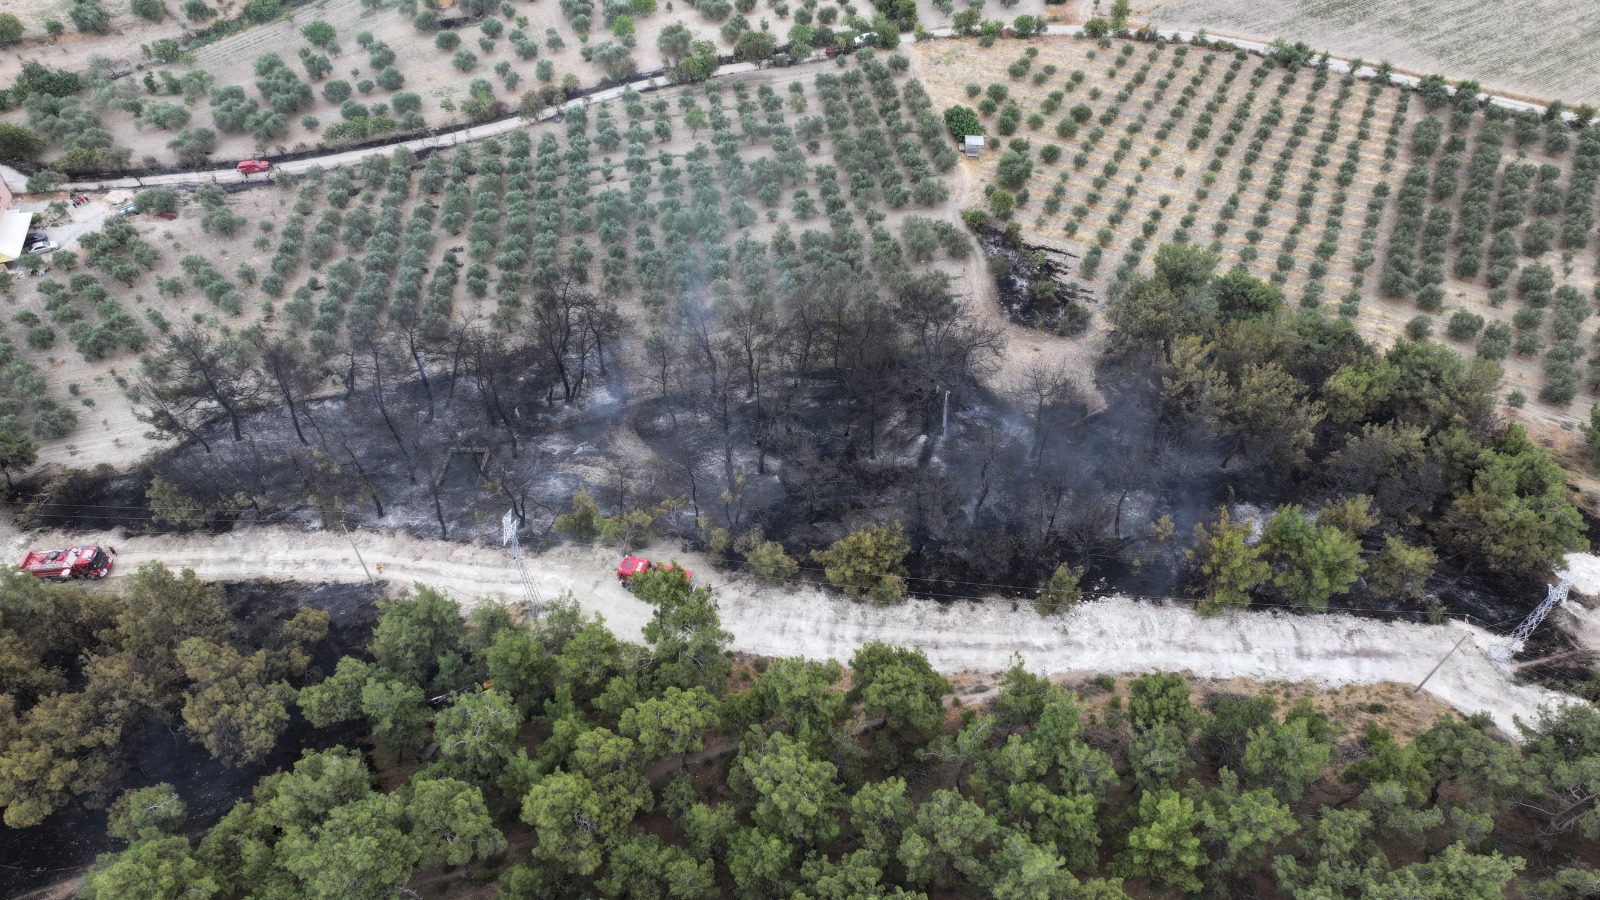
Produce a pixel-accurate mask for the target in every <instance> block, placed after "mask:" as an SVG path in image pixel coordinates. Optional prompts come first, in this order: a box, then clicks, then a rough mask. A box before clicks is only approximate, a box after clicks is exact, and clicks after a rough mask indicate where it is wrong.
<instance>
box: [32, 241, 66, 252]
mask: <svg viewBox="0 0 1600 900" xmlns="http://www.w3.org/2000/svg"><path fill="white" fill-rule="evenodd" d="M60 249H61V245H60V244H58V243H56V242H55V241H38V242H36V243H32V244H29V245H28V252H29V253H54V252H55V251H57V250H60Z"/></svg>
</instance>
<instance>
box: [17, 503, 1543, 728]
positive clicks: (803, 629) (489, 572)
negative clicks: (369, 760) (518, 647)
mask: <svg viewBox="0 0 1600 900" xmlns="http://www.w3.org/2000/svg"><path fill="white" fill-rule="evenodd" d="M74 540H75V541H81V542H86V543H87V542H100V541H104V542H108V543H113V544H116V545H117V546H118V549H119V550H120V551H121V556H120V557H119V559H118V569H117V573H116V574H115V575H114V576H113V578H112V579H111V583H112V584H113V585H114V584H115V581H116V580H117V579H120V578H125V577H127V576H128V575H130V574H131V573H132V572H133V571H134V570H135V569H136V568H137V567H138V566H139V565H141V564H143V563H145V562H149V561H152V560H161V561H163V562H165V563H166V564H167V565H169V566H173V567H188V568H192V569H194V570H195V571H196V572H197V573H199V574H200V575H201V576H202V577H204V578H208V579H245V578H273V579H284V580H291V579H299V580H307V581H311V580H316V581H357V580H361V579H363V578H365V577H367V576H366V574H365V573H364V571H363V568H362V563H361V561H359V560H358V559H357V556H356V552H355V551H354V550H353V549H352V541H353V543H354V545H355V547H356V548H359V551H360V555H361V558H362V559H364V560H365V562H366V564H367V566H369V567H371V568H372V569H374V570H375V571H374V573H373V574H374V576H376V577H381V578H382V579H384V580H386V581H388V582H389V584H390V586H391V590H393V591H400V590H404V589H405V588H407V587H408V586H409V585H410V584H411V583H413V582H422V583H425V584H428V585H431V586H434V587H436V588H439V589H441V590H444V591H446V592H448V593H449V594H450V595H452V596H454V597H455V598H456V599H458V600H460V601H462V602H463V603H467V602H471V601H473V600H474V599H475V598H478V597H489V598H493V599H496V600H501V601H517V600H521V599H522V598H523V596H524V593H523V589H522V585H521V582H520V579H519V578H518V575H517V571H516V567H515V565H514V563H513V560H512V558H511V555H510V553H509V551H507V550H505V549H502V548H500V547H498V546H494V545H477V546H475V545H471V544H456V543H449V542H443V541H426V540H419V539H416V538H412V537H408V536H405V535H395V534H386V533H379V532H365V531H364V532H358V533H355V534H354V535H352V537H351V539H346V537H345V536H343V535H340V534H329V533H327V532H321V531H309V532H308V531H295V530H290V529H285V528H241V529H238V530H237V531H234V532H232V533H229V534H225V535H200V536H190V537H172V536H159V537H134V538H131V539H125V540H119V539H118V538H117V537H116V535H114V534H101V535H86V534H81V533H79V534H73V535H71V536H70V537H69V536H65V535H42V536H41V535H32V536H28V535H23V534H22V533H20V532H18V531H17V530H16V529H15V528H14V527H13V526H11V525H10V524H9V523H8V524H6V525H4V526H3V527H0V547H4V548H5V549H8V550H10V551H12V552H13V555H20V552H21V550H22V549H23V547H24V545H25V544H26V545H32V546H45V545H53V543H63V544H65V543H66V542H70V541H74ZM646 552H647V553H649V554H650V555H653V556H656V557H658V558H659V557H673V556H674V554H672V553H671V552H670V551H668V550H664V549H660V548H657V549H655V550H651V551H646ZM676 557H677V558H678V559H680V560H681V561H682V562H683V563H684V564H686V565H688V566H689V567H691V568H692V569H694V570H695V571H696V573H697V576H696V577H697V580H699V581H702V582H706V583H711V584H712V585H713V587H714V590H715V593H716V596H717V599H718V603H719V605H720V607H721V612H722V619H723V624H724V626H725V627H726V628H727V629H728V630H729V631H730V632H732V634H733V635H734V641H733V648H734V649H735V650H742V651H746V652H751V653H760V654H768V655H774V656H805V657H810V658H813V659H823V658H832V659H838V660H841V661H844V660H848V659H849V657H850V655H851V654H852V653H854V652H855V650H856V648H858V647H860V646H861V645H863V644H865V643H868V642H871V641H880V640H881V641H887V642H889V643H892V644H899V645H903V646H911V647H918V648H920V649H922V650H923V651H924V652H926V653H927V654H928V658H929V659H930V660H931V661H932V662H933V664H934V666H935V667H937V668H938V669H940V670H942V671H946V672H951V673H954V672H961V671H972V672H980V673H999V672H1001V671H1003V670H1004V669H1006V668H1007V667H1009V666H1010V664H1011V661H1012V659H1013V657H1020V658H1021V659H1022V660H1023V661H1024V662H1026V663H1027V664H1028V665H1029V666H1030V667H1031V668H1033V669H1035V670H1039V671H1044V672H1048V673H1049V674H1051V675H1068V674H1081V673H1091V672H1110V673H1124V672H1142V671H1151V670H1155V669H1167V670H1186V671H1188V672H1190V673H1192V674H1194V675H1195V676H1198V677H1204V678H1232V677H1247V678H1254V679H1258V680H1262V681H1274V680H1276V681H1289V682H1303V681H1311V682H1315V683H1317V684H1318V685H1321V686H1327V687H1331V686H1338V685H1345V684H1359V683H1371V682H1378V681H1397V682H1402V683H1411V684H1415V683H1416V682H1418V681H1421V680H1422V678H1423V676H1425V675H1426V674H1427V673H1428V670H1429V669H1431V668H1432V667H1433V666H1434V665H1435V664H1436V663H1438V662H1439V660H1440V659H1441V658H1443V657H1444V655H1445V653H1446V651H1448V650H1449V649H1450V648H1451V646H1452V645H1454V644H1455V642H1456V640H1457V639H1458V638H1459V637H1460V636H1461V635H1462V634H1467V635H1468V637H1469V638H1470V639H1469V640H1468V641H1467V642H1466V643H1465V644H1463V645H1462V647H1461V649H1460V650H1459V651H1457V652H1456V653H1455V654H1454V655H1453V656H1451V658H1450V659H1449V661H1448V662H1447V663H1446V664H1445V665H1444V666H1443V667H1442V668H1441V669H1440V670H1439V672H1438V674H1436V675H1435V676H1434V677H1433V679H1432V680H1431V681H1429V682H1428V686H1427V688H1426V689H1427V690H1428V691H1430V692H1431V693H1433V694H1434V695H1436V696H1437V697H1439V698H1440V699H1441V700H1444V701H1445V702H1446V703H1449V704H1450V705H1451V706H1453V707H1455V708H1456V709H1458V710H1461V711H1462V712H1464V713H1472V712H1477V711H1480V710H1486V711H1488V712H1489V713H1490V714H1491V715H1493V716H1494V719H1495V721H1496V722H1498V723H1499V724H1500V725H1501V726H1502V727H1504V728H1507V729H1510V728H1512V727H1513V719H1514V717H1518V716H1520V717H1522V718H1523V719H1524V720H1527V719H1530V718H1531V717H1532V716H1533V715H1534V713H1535V712H1536V711H1537V709H1538V708H1539V706H1540V705H1541V704H1547V703H1557V702H1561V701H1562V700H1563V699H1570V698H1564V696H1563V695H1558V694H1555V693H1553V692H1551V691H1548V690H1546V689H1544V688H1539V687H1535V686H1530V685H1518V684H1514V683H1512V682H1511V680H1510V679H1508V678H1507V677H1506V676H1505V675H1504V674H1503V673H1502V672H1501V671H1500V670H1499V669H1497V668H1496V667H1495V666H1494V664H1493V663H1491V662H1490V661H1489V659H1488V657H1487V655H1486V654H1485V651H1486V650H1487V649H1488V647H1489V646H1491V645H1492V643H1493V642H1494V640H1496V638H1495V636H1494V635H1491V634H1489V633H1488V632H1484V631H1481V630H1480V629H1477V628H1472V627H1469V626H1466V625H1461V624H1450V625H1444V626H1426V625H1410V624H1385V623H1381V622H1375V621H1372V620H1368V619H1358V618H1354V617H1351V616H1340V615H1324V616H1293V615H1274V614H1270V613H1241V614H1235V615H1231V616H1223V617H1218V618H1215V619H1201V618H1198V617H1197V616H1195V615H1194V614H1193V613H1192V612H1190V611H1189V610H1187V609H1182V608H1177V607H1171V606H1160V605H1155V604H1151V603H1146V602H1136V601H1134V600H1131V599H1126V598H1112V599H1107V600H1100V601H1096V602H1093V603H1086V604H1083V605H1081V606H1080V607H1079V608H1078V609H1076V610H1074V611H1073V612H1072V613H1071V614H1069V615H1066V616H1061V617H1057V618H1052V619H1047V620H1042V619H1040V618H1039V616H1038V615H1036V614H1035V613H1034V612H1033V611H1032V609H1030V608H1029V607H1028V606H1027V605H1026V604H1024V605H1022V606H1021V607H1020V608H1018V609H1013V608H1012V603H1011V602H1010V601H1007V600H999V599H995V600H989V601H986V602H982V603H978V602H962V603H955V604H949V605H946V604H940V603H935V602H932V601H921V600H913V601H910V602H908V603H904V604H902V605H899V606H893V607H874V606H871V605H867V604H860V603H853V602H851V601H849V600H845V599H842V598H839V597H836V596H833V595H830V594H828V593H826V592H823V591H821V590H818V589H816V588H812V587H789V588H768V587H764V586H762V585H759V584H757V583H755V582H753V581H750V580H746V579H742V578H727V576H725V574H724V573H720V572H717V571H716V570H715V569H714V568H713V567H712V566H711V564H710V561H709V560H707V559H705V558H702V557H699V556H697V555H695V554H676ZM618 558H619V554H618V553H617V552H616V551H613V550H609V549H604V548H573V547H561V548H557V549H554V550H550V551H546V552H544V553H540V554H533V555H530V556H529V560H528V568H529V571H530V575H531V576H532V580H533V583H534V587H535V589H536V591H537V592H538V593H539V594H540V596H541V598H542V599H549V598H551V597H554V596H556V595H558V594H560V593H563V592H569V591H570V592H571V593H572V594H573V595H574V596H575V597H576V598H577V599H578V602H579V603H580V604H581V605H582V606H583V608H584V609H585V610H586V611H589V612H595V613H599V614H601V615H603V616H604V617H605V619H606V621H607V622H608V623H610V625H611V626H612V627H613V628H614V629H615V630H616V631H617V632H618V634H619V635H623V636H626V637H630V638H635V639H637V638H638V636H639V632H640V629H641V628H642V627H643V626H644V624H645V622H647V621H648V620H649V614H650V610H649V608H648V607H647V606H645V605H644V604H643V603H640V602H639V601H638V600H636V599H634V598H633V596H632V595H631V594H629V593H628V592H627V591H625V590H623V589H622V588H621V587H619V586H618V585H617V583H616V581H615V579H614V578H613V577H612V573H613V571H614V570H615V567H616V562H617V559H618ZM380 565H381V566H382V571H381V574H380V573H379V572H377V571H376V569H377V567H378V566H380ZM725 578H726V579H727V580H725Z"/></svg>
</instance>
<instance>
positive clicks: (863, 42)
mask: <svg viewBox="0 0 1600 900" xmlns="http://www.w3.org/2000/svg"><path fill="white" fill-rule="evenodd" d="M877 39H878V33H877V32H876V31H865V32H862V33H861V34H858V35H856V39H855V41H854V42H853V43H854V44H855V46H857V47H865V46H867V45H869V44H871V43H872V42H873V41H876V40H877Z"/></svg>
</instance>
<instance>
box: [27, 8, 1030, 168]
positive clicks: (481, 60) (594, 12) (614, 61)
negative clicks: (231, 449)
mask: <svg viewBox="0 0 1600 900" xmlns="http://www.w3.org/2000/svg"><path fill="white" fill-rule="evenodd" d="M1029 3H1030V4H1031V5H1033V6H1041V5H1042V0H1029ZM413 7H416V4H415V3H412V4H410V5H409V6H407V5H405V4H401V5H376V4H363V3H361V2H360V0H326V2H322V3H318V4H315V5H310V6H300V7H296V8H294V9H292V10H289V11H287V12H284V13H283V14H282V15H281V16H279V17H274V18H272V19H270V20H268V21H265V22H263V23H261V24H256V25H252V26H250V27H248V28H245V29H244V30H242V31H239V32H238V33H235V34H232V35H229V36H226V37H223V38H221V39H219V40H215V41H213V42H211V43H205V44H201V45H199V46H197V47H196V48H194V49H193V50H192V51H190V52H182V53H180V50H182V49H183V48H186V47H188V46H189V44H188V41H189V39H190V35H191V34H192V32H191V31H190V30H189V28H188V27H185V26H183V25H182V24H181V23H180V20H179V18H178V17H175V16H169V17H168V18H167V19H165V20H163V21H162V22H159V23H151V22H145V21H143V20H139V19H132V20H129V21H125V18H126V16H123V17H119V18H116V19H114V20H113V31H112V33H111V34H109V35H108V36H107V37H106V38H99V37H91V36H86V35H82V34H78V33H76V32H71V31H69V32H68V33H67V34H64V35H62V36H60V37H54V38H51V37H45V36H42V35H40V34H39V28H38V27H37V26H36V25H34V26H30V30H29V32H28V36H27V37H25V39H24V40H23V42H22V43H21V44H19V45H18V46H17V48H16V49H15V52H10V53H8V54H7V60H6V61H5V62H4V63H0V80H9V79H10V78H14V77H16V75H17V73H18V72H19V71H20V68H21V65H22V64H23V62H24V61H36V62H38V63H42V64H43V65H44V66H46V67H48V68H50V69H61V70H65V71H71V72H80V73H83V78H84V79H85V81H86V83H87V89H86V90H85V91H84V93H83V95H81V97H80V98H79V100H78V102H77V103H75V104H74V103H69V104H68V105H69V106H71V107H73V110H72V112H73V113H76V117H75V118H74V117H72V116H71V115H70V114H62V113H59V112H58V113H55V114H53V115H47V116H40V115H38V114H30V113H29V112H26V111H25V110H24V109H23V108H21V107H16V108H13V109H11V110H10V111H8V112H6V113H4V115H3V116H0V118H3V120H4V121H9V122H14V123H18V124H28V125H30V126H32V127H34V128H36V129H38V130H41V131H43V132H45V133H47V134H49V135H51V136H52V137H53V138H54V139H55V143H54V144H53V145H52V147H51V148H50V149H48V150H47V151H46V152H45V154H44V158H45V159H51V158H55V157H57V156H58V155H59V154H60V153H61V152H62V150H63V149H64V148H65V149H70V147H71V146H73V145H74V144H75V143H85V144H86V145H88V144H92V145H94V146H101V145H104V144H110V145H111V146H113V147H116V148H126V149H127V150H128V151H129V155H128V157H127V161H126V162H117V161H116V160H115V159H112V160H110V161H107V162H97V161H94V160H91V161H89V162H80V163H77V164H76V168H77V170H78V171H104V170H112V169H118V168H125V167H127V166H129V165H132V166H145V167H154V166H164V165H172V164H174V163H178V162H185V163H188V164H191V165H192V164H198V162H199V161H200V160H202V159H205V158H207V157H209V158H210V159H212V160H222V161H227V160H232V159H238V158H243V157H248V156H263V155H273V154H282V153H286V152H290V151H302V150H307V149H311V148H315V147H319V146H325V147H337V146H342V145H345V144H348V143H350V142H352V141H356V140H362V139H367V138H372V137H377V136H382V135H384V134H391V133H393V134H398V133H405V134H416V133H420V132H424V131H425V130H427V129H434V128H441V127H448V126H451V125H455V124H460V123H462V122H469V121H486V120H488V119H493V118H500V117H503V116H505V115H508V114H512V113H515V112H516V111H517V109H518V108H519V105H520V104H521V103H522V102H523V98H524V97H525V96H527V95H530V94H532V95H541V96H542V97H543V100H542V103H544V104H546V105H547V104H548V103H549V102H552V99H559V98H560V97H561V96H563V95H567V96H570V95H571V94H573V93H575V92H577V91H580V90H582V89H585V88H592V87H595V86H598V85H600V84H602V83H604V82H612V83H614V82H616V81H618V80H619V79H624V78H627V77H629V76H631V75H632V74H634V73H635V72H647V71H655V70H660V69H664V68H667V67H669V66H671V65H672V64H673V63H674V62H676V61H677V60H678V59H679V58H681V57H682V56H684V55H687V54H688V53H689V46H690V43H691V42H709V44H710V45H711V46H712V47H714V48H715V51H716V53H718V54H721V55H723V56H726V55H728V54H731V53H733V52H734V51H735V49H736V44H737V41H738V39H739V37H740V36H741V35H744V34H746V33H750V32H756V33H769V34H770V36H771V37H772V39H773V41H774V42H783V43H787V42H788V41H789V40H790V38H791V31H792V29H794V28H795V27H796V26H797V25H799V26H807V27H810V26H825V27H827V28H831V29H840V30H841V31H842V33H844V34H853V33H855V31H857V30H863V29H865V28H870V27H871V25H870V20H871V18H872V15H873V12H872V9H871V7H870V6H865V5H861V6H858V5H856V4H853V3H836V2H833V0H825V2H820V3H819V2H818V0H802V2H799V3H796V4H795V5H794V8H793V9H791V7H790V5H789V4H788V3H786V2H782V0H739V2H738V3H737V4H733V3H729V2H724V0H704V2H701V3H699V4H698V8H697V6H696V5H695V4H683V5H682V6H681V8H678V9H676V10H675V9H674V8H673V7H671V6H670V5H666V6H664V7H662V8H659V9H658V8H657V7H656V4H655V2H654V0H641V2H640V3H639V4H636V5H635V4H629V3H621V4H618V3H616V2H612V3H610V4H609V5H605V6H603V7H602V6H600V5H597V4H596V3H594V2H592V0H591V2H579V0H569V2H568V3H566V4H562V5H558V4H554V3H549V4H538V5H523V4H513V3H511V2H505V3H500V4H497V5H496V4H490V3H488V2H487V0H483V2H479V3H477V4H475V5H474V8H473V9H466V10H464V18H461V17H458V18H455V19H450V18H448V16H449V13H448V12H434V11H431V10H422V11H421V12H418V10H417V9H416V8H413ZM1020 8H1021V7H1019V9H1020ZM408 10H409V11H408ZM930 12H934V13H937V10H934V9H933V8H932V7H931V6H930ZM227 14H229V15H237V14H238V10H232V9H230V10H228V11H227ZM418 15H420V16H424V17H429V16H431V17H434V18H438V17H439V16H446V17H447V18H446V20H445V21H444V22H443V24H442V26H441V25H434V24H431V23H430V22H423V21H419V20H414V18H413V17H414V16H418ZM861 17H865V18H861ZM313 23H323V24H325V25H326V26H328V27H329V28H331V32H328V33H329V34H331V35H332V37H331V39H326V38H324V37H323V36H321V35H319V37H318V41H317V43H315V44H314V43H312V41H311V40H310V39H308V38H307V37H306V36H305V35H304V34H303V33H302V32H303V29H304V28H305V27H306V26H308V25H311V24H313ZM668 29H673V30H675V31H676V32H677V36H676V38H675V40H676V41H677V44H675V46H677V47H679V48H680V49H678V50H675V51H671V55H670V56H669V55H668V53H666V52H664V51H663V49H662V45H661V44H660V41H659V39H660V37H661V35H662V33H663V31H665V30H668ZM801 30H802V31H805V30H806V29H805V28H802V29H801ZM829 33H830V34H831V32H829ZM830 39H831V38H830ZM163 42H164V43H165V45H166V46H165V47H164V48H163V46H162V45H163ZM695 52H697V53H698V52H700V51H695ZM766 52H767V53H769V54H770V52H771V50H770V47H769V48H768V49H767V50H766ZM755 58H758V59H764V58H765V57H761V56H757V57H755ZM274 59H275V60H276V63H274V62H273V60H274ZM58 118H59V119H60V120H61V121H60V122H59V123H57V122H56V121H55V120H56V119H58ZM68 123H70V125H69V124H68ZM85 124H91V125H93V126H94V127H96V128H98V129H101V130H103V132H104V133H105V134H104V137H103V138H100V137H97V138H96V140H95V141H92V142H90V141H83V140H81V139H75V138H73V137H72V132H73V130H74V129H77V130H82V127H83V126H84V125H85ZM202 130H209V131H210V132H211V134H210V135H209V136H208V137H204V138H202V137H200V136H198V134H197V133H198V132H200V131H202ZM174 142H177V144H178V145H177V146H171V145H172V144H173V143H174ZM62 168H63V169H67V170H68V171H69V173H70V171H71V170H70V169H68V167H67V166H65V165H63V166H62Z"/></svg>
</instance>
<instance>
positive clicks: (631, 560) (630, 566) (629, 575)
mask: <svg viewBox="0 0 1600 900" xmlns="http://www.w3.org/2000/svg"><path fill="white" fill-rule="evenodd" d="M651 569H677V570H678V571H679V572H682V573H683V577H684V578H685V579H687V580H689V581H693V580H694V573H693V572H691V571H689V570H688V569H685V568H684V567H682V566H680V565H677V564H676V563H673V564H669V565H666V566H663V565H661V564H660V563H653V562H651V561H650V560H648V559H645V558H644V557H642V556H624V557H623V558H622V562H621V564H619V565H618V566H617V581H619V582H621V583H622V586H623V587H625V588H628V589H629V590H632V588H631V587H629V584H628V582H630V581H632V580H633V576H635V575H638V574H640V573H642V572H648V571H650V570H651Z"/></svg>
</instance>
